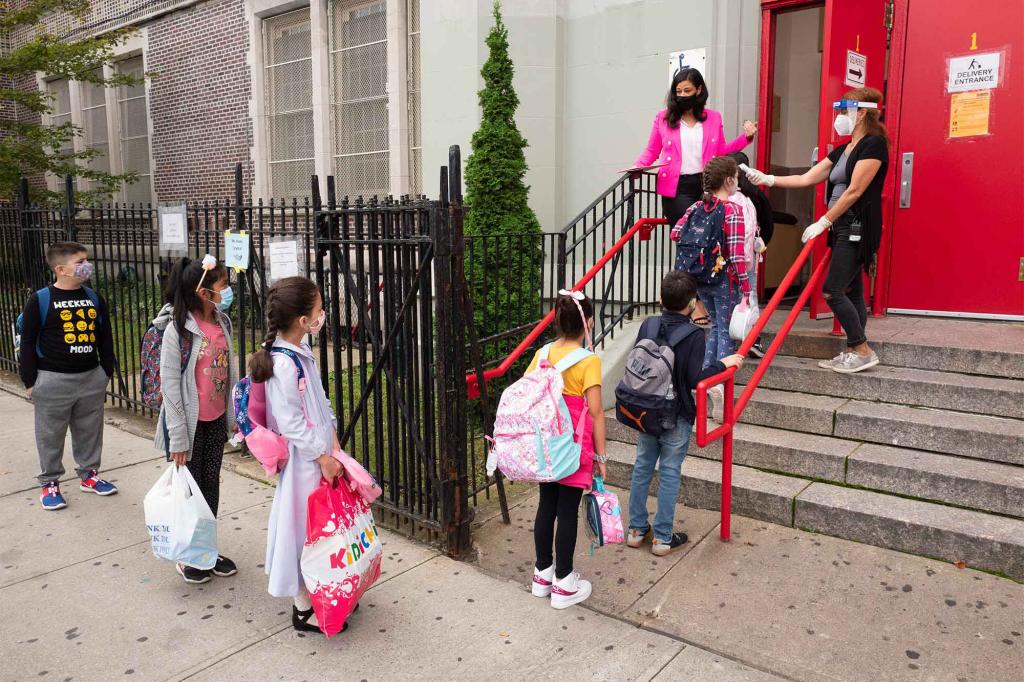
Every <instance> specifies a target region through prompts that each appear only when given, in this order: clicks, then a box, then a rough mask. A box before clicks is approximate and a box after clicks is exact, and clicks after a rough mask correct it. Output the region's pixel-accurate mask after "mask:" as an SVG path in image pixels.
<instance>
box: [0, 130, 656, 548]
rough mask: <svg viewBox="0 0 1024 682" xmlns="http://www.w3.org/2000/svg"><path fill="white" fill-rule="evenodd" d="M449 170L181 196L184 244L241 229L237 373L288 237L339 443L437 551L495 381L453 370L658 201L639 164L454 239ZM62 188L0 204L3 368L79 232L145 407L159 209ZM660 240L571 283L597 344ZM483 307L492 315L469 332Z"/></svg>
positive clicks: (198, 246) (453, 525)
mask: <svg viewBox="0 0 1024 682" xmlns="http://www.w3.org/2000/svg"><path fill="white" fill-rule="evenodd" d="M459 167H460V161H459V159H458V150H457V148H455V149H453V158H452V159H450V168H451V169H452V174H451V178H450V182H449V176H448V170H449V169H448V168H442V183H441V188H440V189H441V191H440V197H441V199H440V200H438V201H428V200H426V199H425V198H417V199H411V198H408V197H403V198H401V199H398V200H395V199H392V198H390V197H389V198H386V199H383V200H381V199H377V198H371V199H369V200H363V199H362V198H357V199H355V200H352V201H350V200H349V199H348V198H347V197H342V198H340V199H339V198H337V197H336V196H335V188H334V180H333V178H328V179H327V188H328V192H327V197H326V200H323V199H322V198H321V197H320V195H319V184H318V182H317V179H316V178H313V182H312V187H311V189H312V192H311V198H310V199H307V200H302V201H299V200H292V201H290V202H274V201H269V202H262V201H257V202H255V203H248V204H247V203H243V201H242V197H243V191H242V189H243V188H242V178H241V172H240V168H237V169H236V174H235V180H236V191H235V196H234V197H233V198H226V199H222V200H213V201H203V202H189V203H188V204H187V205H186V216H187V226H188V245H189V253H190V255H191V256H193V257H201V256H202V255H204V254H206V253H211V254H213V255H214V256H216V257H217V258H218V259H220V258H221V257H222V253H223V250H224V232H225V230H228V229H230V230H234V231H237V230H245V231H247V233H248V235H249V237H250V245H251V252H250V267H249V268H248V269H247V270H245V271H243V272H241V273H234V272H232V273H231V275H230V277H231V280H232V281H231V284H232V286H233V288H234V290H235V292H236V298H235V301H236V302H235V305H234V306H233V307H232V310H231V313H230V314H231V316H232V321H233V324H234V329H235V335H234V336H235V338H234V342H235V344H236V355H237V358H238V362H239V370H240V374H242V373H244V372H245V365H246V362H247V357H248V355H249V354H250V352H251V351H252V350H254V349H255V348H257V347H258V346H259V344H260V343H261V342H262V338H263V335H264V331H265V324H264V316H263V310H264V303H265V300H266V295H267V290H268V288H269V285H270V272H269V261H268V257H269V250H270V244H271V242H272V241H274V240H276V239H279V238H287V239H291V240H295V241H296V242H297V246H298V254H299V259H300V270H301V271H303V274H305V275H307V276H309V277H311V278H313V279H314V280H315V281H316V282H317V283H318V285H319V287H320V290H321V293H322V296H323V298H324V307H325V309H326V310H327V314H328V324H327V325H326V326H325V328H324V331H323V332H321V334H320V335H319V336H318V338H317V344H316V352H317V353H318V355H319V364H320V369H321V372H322V377H321V379H322V381H323V384H324V387H325V389H326V390H327V391H328V393H329V395H330V397H331V400H332V402H333V405H334V409H335V412H336V416H337V420H338V430H339V435H340V438H341V439H342V440H343V446H344V447H345V449H346V450H347V451H348V452H350V453H351V454H352V455H353V456H355V457H357V458H358V459H359V460H360V461H361V462H362V463H363V464H364V466H366V467H367V468H368V469H369V470H370V471H371V472H372V473H373V474H374V475H375V476H376V477H377V479H378V481H380V482H381V484H382V486H383V487H384V490H385V494H384V496H383V497H382V498H381V500H380V506H381V507H382V508H384V509H386V510H388V511H390V512H393V513H394V514H395V516H396V517H397V518H399V519H402V520H404V521H407V522H409V523H413V524H416V525H417V526H419V527H421V528H425V529H426V530H428V531H430V532H432V533H435V534H437V535H438V536H439V537H440V538H442V539H443V541H444V544H445V546H446V547H447V548H448V550H449V551H450V552H451V553H452V554H458V553H460V552H461V551H463V550H464V549H466V548H467V547H468V542H469V539H468V528H469V521H470V519H471V516H472V512H471V508H470V505H471V504H476V503H477V502H478V501H479V497H480V496H481V495H483V496H484V497H489V496H490V494H491V490H492V488H493V487H494V485H495V484H496V483H498V482H496V481H494V480H493V479H488V478H487V477H486V475H485V473H484V461H485V459H486V453H485V450H484V447H483V438H482V436H483V434H485V433H487V432H488V430H489V425H490V424H491V423H492V420H493V409H494V406H495V403H496V401H497V396H498V393H499V392H500V389H501V388H502V386H503V385H505V384H504V383H502V382H496V383H495V384H494V385H493V386H492V389H491V391H490V394H489V398H490V399H489V400H488V401H487V403H486V404H484V403H483V402H482V401H468V400H467V391H466V381H465V377H466V373H467V372H470V371H473V372H476V371H480V370H482V369H484V368H488V367H491V366H493V365H495V364H497V363H498V362H500V361H501V360H502V359H504V358H505V357H507V355H508V353H509V352H511V351H512V349H513V348H515V346H516V345H518V344H519V343H520V341H521V340H522V339H523V338H524V337H525V336H526V334H527V333H528V332H529V331H530V330H531V329H532V328H533V327H534V325H536V323H537V322H539V321H540V319H541V318H542V317H543V316H544V314H545V313H546V312H547V310H549V309H550V305H551V302H552V301H553V300H554V298H555V296H556V294H557V291H558V290H559V289H560V288H563V287H567V286H571V285H572V284H573V283H574V282H575V281H577V280H578V279H579V278H581V277H582V276H583V275H584V274H585V273H586V272H587V270H588V269H590V268H591V267H593V266H594V265H595V263H598V262H599V261H600V260H601V258H602V256H603V255H604V254H605V253H606V252H607V250H608V249H609V248H611V246H612V245H613V244H614V243H615V242H616V241H617V240H618V238H619V237H620V236H621V235H622V234H623V233H624V232H625V231H626V230H627V229H628V228H629V227H630V226H631V225H632V224H633V222H634V221H635V220H637V219H639V218H641V217H650V216H656V215H658V214H659V212H660V204H659V202H658V199H657V197H656V195H655V193H654V190H653V185H654V178H653V176H649V175H642V174H638V175H634V176H623V177H622V178H621V179H620V180H618V181H617V182H616V183H614V184H613V185H612V186H611V187H609V188H608V189H607V190H606V191H605V192H604V193H602V195H601V196H600V197H598V199H596V200H595V201H594V202H593V203H592V204H591V206H589V207H588V208H587V209H586V210H585V211H583V212H582V213H580V215H579V216H577V217H576V218H575V219H574V220H573V221H571V222H570V223H569V225H567V226H566V227H565V228H564V229H563V230H561V231H559V232H555V233H545V234H493V235H491V234H483V235H473V236H472V237H465V238H464V236H463V233H462V224H463V218H464V215H465V212H466V210H467V209H466V208H465V207H464V206H463V205H462V195H461V180H460V176H459V173H458V172H457V169H458V168H459ZM70 188H71V185H70V183H69V184H68V190H69V191H68V192H67V201H66V203H65V206H64V207H63V208H60V209H53V208H44V207H39V206H34V205H32V204H31V202H30V201H29V198H30V197H29V196H28V192H27V186H26V185H25V184H24V183H23V188H22V193H21V196H20V197H19V201H18V203H17V204H16V205H0V330H3V333H0V368H2V369H5V370H8V371H16V370H17V367H18V358H17V350H18V349H17V347H16V345H15V342H14V327H15V320H16V318H17V316H18V314H19V313H20V312H21V310H22V308H23V306H24V303H25V300H26V299H27V297H28V295H29V294H30V293H31V292H32V291H33V290H35V289H38V288H40V287H42V286H45V285H46V284H47V283H49V282H50V281H51V277H52V275H51V273H50V271H49V268H48V267H47V266H46V263H45V252H46V248H47V246H48V245H50V244H52V243H53V242H55V241H60V240H66V239H72V240H75V241H79V242H81V243H83V244H84V245H85V246H86V248H87V249H88V250H89V252H90V257H91V260H92V261H93V262H94V263H95V265H96V274H95V275H94V277H93V279H92V281H91V283H90V284H91V285H92V286H93V287H94V288H95V289H96V290H97V292H98V293H99V294H100V295H101V296H103V298H104V300H105V301H106V303H107V306H108V308H109V311H110V319H111V324H112V327H113V333H114V342H115V354H116V356H117V369H116V374H115V376H114V377H112V380H111V384H110V386H109V388H108V392H107V395H108V399H109V401H110V402H111V403H112V404H113V405H116V406H119V407H122V408H125V409H128V410H131V411H134V412H138V413H141V414H143V415H147V416H151V410H150V409H149V408H147V407H146V406H145V405H144V404H143V403H142V401H141V385H140V382H141V377H140V369H141V368H140V362H139V346H140V342H141V339H142V336H143V335H144V334H145V331H146V329H147V328H148V327H149V324H150V321H151V320H152V319H153V317H155V315H156V314H157V312H158V311H159V309H160V307H161V305H162V303H163V294H162V284H163V281H164V279H165V277H166V274H167V273H168V271H169V269H170V266H171V262H172V261H171V259H169V258H167V257H164V256H161V255H160V249H159V243H158V242H159V238H158V234H159V233H158V224H157V209H156V207H153V206H148V205H146V206H142V205H130V204H129V205H123V204H107V205H101V206H76V205H75V204H74V200H73V194H72V193H71V192H70ZM665 242H666V239H665V235H664V234H661V233H659V231H656V232H655V234H654V235H653V238H652V239H651V240H650V241H649V242H642V243H636V242H634V243H630V244H629V245H628V247H627V248H626V249H625V250H623V251H622V253H620V254H618V255H617V256H615V257H614V258H613V259H611V260H609V261H608V262H607V263H606V264H605V265H604V267H602V269H601V273H600V275H599V276H598V277H596V278H595V279H594V280H593V281H592V282H591V283H590V284H588V285H587V287H586V288H585V291H586V293H587V294H588V295H589V296H590V297H591V298H592V299H593V300H594V302H595V309H596V316H597V330H596V333H595V339H596V341H597V342H598V343H602V342H604V341H605V340H606V339H609V338H611V337H612V336H613V335H614V334H615V331H616V330H617V329H620V328H621V327H622V326H623V324H624V323H625V322H626V320H628V319H629V318H630V317H632V316H634V315H638V314H645V313H646V312H648V311H649V310H653V309H654V308H655V307H656V305H657V300H658V286H657V285H658V282H659V281H660V278H661V276H662V274H663V273H664V271H665V270H667V269H668V268H669V267H670V265H671V263H669V262H668V249H667V248H666V245H665ZM495 258H497V259H499V260H501V261H502V263H501V264H502V265H503V266H505V267H503V268H501V272H502V273H503V274H502V276H501V277H497V276H495V275H494V274H493V272H491V271H490V270H489V269H488V265H487V264H489V263H494V262H495ZM481 263H483V264H484V265H483V266H482V267H481V266H480V264H481ZM470 292H476V293H475V294H473V295H471V293H470ZM474 310H475V311H478V312H477V313H476V314H474ZM482 310H486V311H488V312H487V315H488V316H489V317H488V318H487V319H486V325H485V326H486V330H485V331H484V332H483V333H479V330H478V326H479V321H480V320H481V315H480V314H479V311H482ZM543 340H544V339H541V341H543ZM531 355H532V353H529V354H527V355H525V356H524V358H523V360H522V361H521V363H520V365H519V366H517V367H516V368H514V369H513V371H512V372H510V373H509V375H508V379H509V380H511V378H513V377H514V376H518V375H520V374H521V373H522V371H523V369H525V364H526V363H527V362H528V361H529V358H530V357H531ZM499 490H500V484H499Z"/></svg>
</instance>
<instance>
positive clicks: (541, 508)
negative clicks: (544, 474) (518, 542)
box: [533, 483, 583, 580]
mask: <svg viewBox="0 0 1024 682" xmlns="http://www.w3.org/2000/svg"><path fill="white" fill-rule="evenodd" d="M581 499H583V488H573V487H570V486H567V485H562V484H561V483H541V484H540V504H538V505H537V518H536V519H535V520H534V522H533V543H534V545H536V548H537V570H539V571H543V570H545V569H547V568H548V567H549V566H550V565H551V543H552V541H554V544H555V577H556V578H558V579H559V580H561V579H562V578H564V577H565V576H567V575H569V574H570V573H572V555H573V554H575V553H576V527H577V525H578V523H579V510H580V500H581ZM556 519H557V520H558V531H557V532H556V531H555V520H556Z"/></svg>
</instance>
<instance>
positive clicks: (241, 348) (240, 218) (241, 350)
mask: <svg viewBox="0 0 1024 682" xmlns="http://www.w3.org/2000/svg"><path fill="white" fill-rule="evenodd" d="M244 229H246V226H245V212H244V211H243V210H242V164H241V163H236V164H235V231H237V232H241V231H242V230H244ZM249 263H250V264H251V263H252V240H251V239H250V240H249ZM235 336H236V337H237V338H238V376H245V357H246V355H247V352H246V347H245V275H244V274H243V275H241V276H239V277H238V331H237V332H235Z"/></svg>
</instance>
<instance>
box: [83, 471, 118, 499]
mask: <svg viewBox="0 0 1024 682" xmlns="http://www.w3.org/2000/svg"><path fill="white" fill-rule="evenodd" d="M78 487H79V489H80V490H81V491H82V492H83V493H96V494H97V495H101V496H104V497H105V496H107V495H113V494H115V493H116V492H117V486H116V485H114V484H113V483H111V482H110V481H104V480H103V479H102V478H98V477H97V476H96V470H95V469H93V470H92V471H90V472H89V478H83V479H82V483H81V485H79V486H78Z"/></svg>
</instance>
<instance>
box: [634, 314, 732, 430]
mask: <svg viewBox="0 0 1024 682" xmlns="http://www.w3.org/2000/svg"><path fill="white" fill-rule="evenodd" d="M659 319H660V321H661V327H662V328H663V331H662V332H661V334H660V336H661V337H662V338H667V337H668V336H669V335H670V334H671V333H672V330H673V329H675V328H676V327H677V326H679V325H682V324H688V325H692V324H693V322H691V321H690V318H688V317H687V316H685V315H683V314H681V313H677V312H673V311H671V310H665V311H664V312H662V314H661V317H660V318H659V317H650V318H647V321H645V322H644V324H643V325H641V326H640V335H639V336H637V341H639V340H641V339H644V338H650V337H649V336H647V335H645V334H644V328H645V327H648V328H649V326H650V325H649V321H651V320H659ZM672 350H674V351H675V355H676V359H675V363H674V364H673V369H672V385H673V388H675V391H676V395H677V396H678V397H679V416H681V417H682V418H683V419H685V420H686V421H688V422H689V423H691V424H693V422H694V419H695V418H696V416H697V405H696V403H695V402H694V400H693V391H694V389H696V388H697V384H699V383H700V382H701V381H703V380H704V379H707V378H708V377H713V376H715V375H716V374H718V373H719V372H724V371H725V365H723V364H722V363H721V361H719V360H716V361H715V362H712V363H711V364H710V365H709V366H707V367H704V330H703V329H700V328H697V330H696V331H695V332H693V333H691V334H688V335H687V336H686V338H684V339H683V340H682V341H680V342H679V343H677V344H676V345H675V347H674V348H673V349H672Z"/></svg>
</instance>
